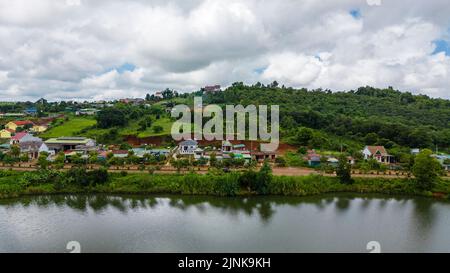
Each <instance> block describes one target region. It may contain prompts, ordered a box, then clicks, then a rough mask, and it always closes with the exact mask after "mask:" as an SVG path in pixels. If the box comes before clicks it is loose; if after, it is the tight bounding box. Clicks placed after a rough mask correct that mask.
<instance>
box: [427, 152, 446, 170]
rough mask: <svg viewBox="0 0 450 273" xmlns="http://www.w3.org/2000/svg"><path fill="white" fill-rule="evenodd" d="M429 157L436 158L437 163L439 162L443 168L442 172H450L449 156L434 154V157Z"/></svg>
mask: <svg viewBox="0 0 450 273" xmlns="http://www.w3.org/2000/svg"><path fill="white" fill-rule="evenodd" d="M431 156H432V157H434V158H436V159H437V161H439V163H440V164H441V166H442V167H443V168H444V170H446V171H450V155H446V154H439V155H436V154H434V155H431Z"/></svg>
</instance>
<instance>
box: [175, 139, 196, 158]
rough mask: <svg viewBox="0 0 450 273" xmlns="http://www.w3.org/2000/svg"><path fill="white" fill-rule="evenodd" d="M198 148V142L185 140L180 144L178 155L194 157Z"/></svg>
mask: <svg viewBox="0 0 450 273" xmlns="http://www.w3.org/2000/svg"><path fill="white" fill-rule="evenodd" d="M197 148H198V142H197V141H195V140H191V139H189V140H185V141H182V142H180V144H178V153H179V154H181V155H193V154H194V153H195V150H196V149H197Z"/></svg>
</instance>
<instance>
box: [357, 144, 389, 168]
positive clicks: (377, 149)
mask: <svg viewBox="0 0 450 273" xmlns="http://www.w3.org/2000/svg"><path fill="white" fill-rule="evenodd" d="M362 154H363V155H364V159H366V160H368V159H375V160H376V161H378V162H379V163H385V164H389V163H391V162H392V156H391V155H389V154H388V153H387V151H386V149H385V148H384V146H366V147H365V148H364V150H363V151H362Z"/></svg>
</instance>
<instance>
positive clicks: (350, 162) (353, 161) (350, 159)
mask: <svg viewBox="0 0 450 273" xmlns="http://www.w3.org/2000/svg"><path fill="white" fill-rule="evenodd" d="M347 163H348V164H350V165H355V159H354V158H353V157H352V156H348V157H347Z"/></svg>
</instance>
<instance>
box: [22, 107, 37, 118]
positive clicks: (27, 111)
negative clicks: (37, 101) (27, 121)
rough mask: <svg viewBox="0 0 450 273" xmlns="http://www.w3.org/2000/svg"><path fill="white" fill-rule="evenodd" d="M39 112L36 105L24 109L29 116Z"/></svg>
mask: <svg viewBox="0 0 450 273" xmlns="http://www.w3.org/2000/svg"><path fill="white" fill-rule="evenodd" d="M37 112H38V111H37V109H36V107H30V108H27V109H26V110H25V111H24V113H25V114H26V115H29V116H35V115H36V114H37Z"/></svg>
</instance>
